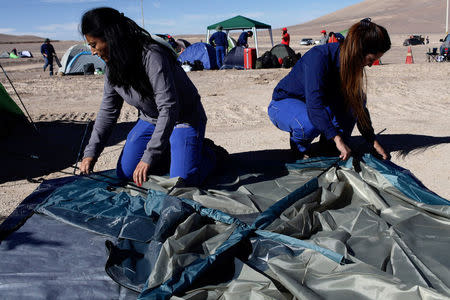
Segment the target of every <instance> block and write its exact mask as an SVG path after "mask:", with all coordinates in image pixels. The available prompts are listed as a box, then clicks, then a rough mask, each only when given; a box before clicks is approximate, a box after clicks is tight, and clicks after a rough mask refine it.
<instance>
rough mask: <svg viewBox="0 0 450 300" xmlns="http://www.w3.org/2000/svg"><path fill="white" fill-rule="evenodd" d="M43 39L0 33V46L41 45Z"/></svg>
mask: <svg viewBox="0 0 450 300" xmlns="http://www.w3.org/2000/svg"><path fill="white" fill-rule="evenodd" d="M44 39H45V38H42V37H38V36H34V35H11V34H4V33H0V44H15V43H42V42H43V41H44Z"/></svg>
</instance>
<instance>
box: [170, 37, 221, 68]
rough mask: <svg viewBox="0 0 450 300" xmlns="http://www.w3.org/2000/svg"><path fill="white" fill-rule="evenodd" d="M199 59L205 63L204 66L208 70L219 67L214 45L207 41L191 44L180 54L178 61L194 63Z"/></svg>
mask: <svg viewBox="0 0 450 300" xmlns="http://www.w3.org/2000/svg"><path fill="white" fill-rule="evenodd" d="M196 60H199V61H201V62H202V64H203V68H205V69H207V70H213V69H217V68H218V66H217V61H216V51H215V50H214V48H213V46H211V45H210V44H207V43H195V44H192V45H190V46H189V47H187V48H186V50H184V51H183V53H181V54H180V56H178V61H179V62H181V63H184V62H189V63H190V64H193V63H194V61H196Z"/></svg>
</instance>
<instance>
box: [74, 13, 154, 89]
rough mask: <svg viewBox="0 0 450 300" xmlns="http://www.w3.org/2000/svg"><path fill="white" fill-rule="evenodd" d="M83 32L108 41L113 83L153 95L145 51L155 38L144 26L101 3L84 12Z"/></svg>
mask: <svg viewBox="0 0 450 300" xmlns="http://www.w3.org/2000/svg"><path fill="white" fill-rule="evenodd" d="M81 33H82V34H83V35H86V34H88V35H91V36H93V37H96V38H101V39H102V40H104V41H105V42H106V43H107V45H108V48H109V59H108V62H107V66H108V80H109V81H110V82H111V84H113V85H116V86H119V87H123V88H124V89H125V90H126V91H127V92H129V90H130V87H132V88H134V89H135V90H136V91H137V92H139V94H140V95H141V96H142V98H144V97H146V96H151V95H153V89H152V87H151V85H150V84H149V78H148V76H147V74H146V72H145V67H144V65H143V61H142V55H143V50H144V47H145V46H147V45H149V44H153V43H156V42H155V41H154V40H153V39H152V37H151V35H150V34H149V33H148V32H147V31H146V30H145V29H143V28H141V27H140V26H138V25H137V24H136V23H135V22H134V21H133V20H131V19H130V18H128V17H126V16H124V15H123V13H120V12H119V11H117V10H115V9H113V8H110V7H99V8H94V9H92V10H89V11H87V12H86V13H84V14H83V17H82V18H81Z"/></svg>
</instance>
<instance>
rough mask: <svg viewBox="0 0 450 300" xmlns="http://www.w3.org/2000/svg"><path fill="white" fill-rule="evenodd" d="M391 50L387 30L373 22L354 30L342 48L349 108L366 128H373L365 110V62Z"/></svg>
mask: <svg viewBox="0 0 450 300" xmlns="http://www.w3.org/2000/svg"><path fill="white" fill-rule="evenodd" d="M390 48H391V40H390V38H389V34H388V32H387V30H386V29H385V28H384V27H382V26H380V25H377V24H375V23H373V22H371V19H370V18H366V19H363V20H361V21H360V22H358V23H356V24H354V25H353V26H351V27H350V29H349V30H348V33H347V37H346V38H345V40H344V42H343V43H342V45H341V52H340V57H339V58H340V65H341V69H340V75H341V82H342V92H343V94H344V97H345V100H346V102H347V106H348V108H349V109H350V110H352V112H353V113H354V114H355V116H356V118H357V120H358V122H359V123H360V125H362V126H363V128H369V126H370V120H369V118H368V116H367V114H366V112H365V109H364V102H365V92H364V84H363V83H364V81H363V77H364V60H365V57H366V55H368V54H378V53H385V52H386V51H388V50H389V49H390Z"/></svg>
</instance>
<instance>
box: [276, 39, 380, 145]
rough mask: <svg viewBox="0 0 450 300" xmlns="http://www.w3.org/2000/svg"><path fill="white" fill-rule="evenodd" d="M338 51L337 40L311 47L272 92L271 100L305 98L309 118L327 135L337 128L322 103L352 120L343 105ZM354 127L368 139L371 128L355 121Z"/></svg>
mask: <svg viewBox="0 0 450 300" xmlns="http://www.w3.org/2000/svg"><path fill="white" fill-rule="evenodd" d="M339 53H340V48H339V43H331V44H325V45H320V46H315V47H313V48H311V49H310V50H309V51H308V52H306V53H305V55H303V56H302V58H301V59H300V60H299V61H298V62H297V63H296V64H295V66H294V67H293V68H292V70H291V71H290V72H289V74H288V75H286V77H284V78H283V79H282V80H281V81H280V82H279V83H278V85H277V86H276V87H275V89H274V91H273V95H272V99H273V100H282V99H285V98H294V99H299V100H300V101H303V102H305V103H306V107H307V111H308V116H309V119H310V120H311V122H312V124H313V125H314V126H315V127H316V128H317V129H319V130H320V132H322V133H323V134H324V135H325V137H326V138H327V139H331V138H333V137H335V136H336V135H337V134H338V131H337V129H336V128H335V127H334V126H333V123H332V120H331V118H330V115H329V113H328V111H327V110H326V109H325V107H326V106H328V107H329V108H330V109H331V111H332V112H333V113H334V114H335V115H341V116H342V115H343V116H346V117H348V118H353V120H354V117H353V115H352V114H351V113H349V112H348V111H347V109H346V105H345V101H344V97H343V95H342V92H341V78H340V74H339V71H340V62H339ZM366 113H367V114H368V111H367V110H366ZM369 118H370V117H369ZM358 128H359V129H360V131H361V134H363V136H364V137H365V138H366V139H367V140H368V141H371V140H373V139H374V133H373V128H370V130H362V128H361V127H360V126H359V124H358Z"/></svg>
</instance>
